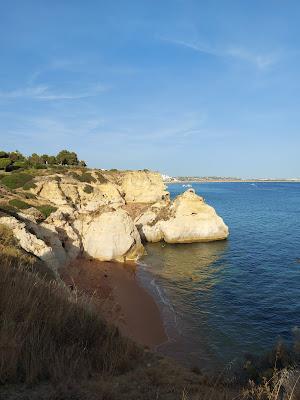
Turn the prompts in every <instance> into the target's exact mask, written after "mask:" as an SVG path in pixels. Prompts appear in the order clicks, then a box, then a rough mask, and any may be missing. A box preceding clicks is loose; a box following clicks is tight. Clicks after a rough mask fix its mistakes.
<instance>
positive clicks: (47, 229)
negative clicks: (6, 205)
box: [0, 169, 228, 270]
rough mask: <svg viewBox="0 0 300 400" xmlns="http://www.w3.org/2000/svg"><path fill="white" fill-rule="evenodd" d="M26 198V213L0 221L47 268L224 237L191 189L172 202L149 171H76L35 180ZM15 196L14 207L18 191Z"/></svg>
mask: <svg viewBox="0 0 300 400" xmlns="http://www.w3.org/2000/svg"><path fill="white" fill-rule="evenodd" d="M30 194H31V199H30V200H27V205H28V207H25V208H24V207H23V209H21V210H18V212H17V213H13V214H12V213H7V214H5V213H4V214H3V213H2V216H0V223H3V224H6V225H8V226H10V228H11V229H12V230H13V232H14V234H15V236H16V237H17V238H18V240H19V242H20V245H21V246H22V247H23V248H24V249H25V250H26V251H28V252H30V253H33V254H34V255H36V256H37V257H39V258H41V259H42V260H44V261H45V262H46V263H47V264H48V265H49V266H50V267H51V268H52V269H53V270H57V268H59V266H60V265H64V264H66V263H68V262H69V261H71V260H72V259H74V258H76V257H77V256H78V255H79V254H83V255H85V256H86V257H92V258H96V259H99V260H102V261H119V262H125V261H136V260H137V259H138V258H140V257H141V256H142V255H143V254H144V247H143V244H142V242H143V241H150V242H155V241H159V240H165V241H166V242H169V243H184V242H194V241H210V240H220V239H225V238H226V237H227V236H228V228H227V227H226V225H225V224H224V222H223V220H222V219H221V218H220V217H219V216H217V214H216V212H215V210H214V209H213V208H212V207H210V206H208V205H206V204H205V203H204V201H203V199H202V198H201V197H199V196H197V195H196V194H195V193H193V192H192V191H188V192H186V193H185V194H183V195H181V196H179V197H178V198H177V199H176V200H175V201H174V202H171V201H170V199H169V195H168V192H166V188H165V185H164V183H163V181H162V178H161V176H160V174H158V173H155V172H148V171H128V172H119V171H118V172H106V171H105V172H103V171H101V172H100V171H97V170H84V171H82V170H75V169H74V170H71V171H66V172H65V173H63V174H62V173H59V174H52V175H50V174H48V175H44V176H38V177H35V178H34V185H33V187H32V188H31V189H30ZM16 195H17V196H18V197H19V199H18V200H19V201H20V199H21V198H22V196H23V193H22V191H18V192H17V193H16ZM7 196H8V195H7ZM4 197H5V196H4ZM28 197H29V198H30V196H28V195H27V198H28ZM10 201H11V200H10ZM45 202H46V203H47V204H48V207H52V208H50V209H51V210H52V211H53V212H52V213H50V215H49V216H47V218H46V219H44V220H42V218H41V216H40V215H39V213H38V210H39V209H40V210H41V209H42V208H41V205H42V207H45V205H43V204H44V203H45ZM28 203H29V204H28ZM0 209H1V204H0ZM54 210H55V211H54Z"/></svg>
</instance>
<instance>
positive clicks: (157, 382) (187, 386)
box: [0, 225, 223, 399]
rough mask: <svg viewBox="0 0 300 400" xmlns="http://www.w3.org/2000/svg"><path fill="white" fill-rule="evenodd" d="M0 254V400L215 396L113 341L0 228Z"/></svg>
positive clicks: (89, 311)
mask: <svg viewBox="0 0 300 400" xmlns="http://www.w3.org/2000/svg"><path fill="white" fill-rule="evenodd" d="M0 253H1V262H0V349H1V351H0V384H2V385H3V386H2V387H1V386H0V398H1V393H2V394H3V396H5V397H4V398H5V399H8V398H18V399H22V398H24V399H25V398H26V399H27V398H30V399H34V398H38V399H58V398H62V399H63V398H64V399H65V398H72V399H73V398H78V399H85V398H86V399H131V398H132V399H135V398H141V399H153V398H157V399H177V398H178V399H179V398H181V396H182V393H184V392H185V391H188V392H189V393H191V394H194V395H196V394H199V395H200V393H201V398H202V395H203V394H205V393H207V394H208V393H210V392H211V391H214V392H215V394H216V396H217V397H214V398H223V393H222V391H221V392H220V391H219V389H217V390H216V391H215V390H214V389H213V388H212V387H211V386H209V385H208V386H207V385H206V378H204V377H201V376H199V375H197V374H195V373H192V372H190V371H188V370H185V369H183V368H181V367H179V366H176V365H174V363H173V362H169V361H168V360H166V359H164V358H160V357H158V356H156V355H153V354H152V353H150V352H149V351H146V350H145V349H141V348H139V347H138V346H137V345H135V344H134V343H133V342H132V341H130V340H128V339H126V338H123V337H121V336H120V334H119V332H118V330H117V328H115V327H113V326H108V325H107V324H106V323H105V322H104V321H103V320H102V318H101V316H99V314H98V312H96V310H95V309H94V307H93V304H92V302H91V300H89V299H84V298H82V297H81V296H79V295H78V293H76V291H73V292H71V291H70V290H69V289H68V288H66V287H64V286H63V285H62V284H60V283H58V282H55V281H53V280H51V279H49V278H47V277H46V278H45V277H44V276H42V274H39V275H38V274H37V273H35V272H34V271H33V267H34V265H35V262H36V259H34V258H33V257H32V256H30V255H28V254H26V253H24V252H23V251H22V250H21V249H19V248H18V245H17V243H16V241H15V239H14V237H13V235H12V233H11V231H10V230H9V229H7V228H5V227H4V226H3V225H2V226H1V225H0ZM24 384H25V385H26V386H25V387H24ZM28 385H30V386H28ZM24 388H25V389H24ZM22 393H23V394H22ZM220 393H222V395H220ZM217 394H218V395H217ZM219 395H220V396H221V397H219ZM15 396H16V397H15ZM18 396H19V397H18ZM23 396H24V397H23ZM35 396H36V397H35ZM68 396H69V397H68ZM197 398H198V397H197Z"/></svg>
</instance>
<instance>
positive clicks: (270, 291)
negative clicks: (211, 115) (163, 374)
mask: <svg viewBox="0 0 300 400" xmlns="http://www.w3.org/2000/svg"><path fill="white" fill-rule="evenodd" d="M193 188H194V189H195V190H196V193H197V194H199V195H201V196H203V197H204V198H205V200H206V202H207V203H208V204H210V205H212V206H213V207H214V208H215V209H216V211H217V212H218V214H219V215H220V216H222V218H223V219H224V221H225V223H226V224H227V225H228V226H229V229H230V237H229V239H228V240H226V241H219V242H213V243H193V244H177V245H168V244H164V243H156V244H148V245H147V252H148V255H147V256H146V257H145V258H144V259H143V260H142V262H143V267H142V269H141V272H140V278H141V280H142V281H144V282H146V281H147V282H150V285H149V284H148V288H149V289H150V290H151V291H152V292H153V293H154V294H155V295H156V297H157V299H158V301H159V303H160V307H161V310H162V314H163V316H164V320H165V323H166V329H167V333H168V335H169V337H170V340H169V342H168V343H166V344H164V345H162V346H161V347H160V351H162V352H163V353H165V354H169V355H172V356H175V357H176V358H178V359H180V360H182V361H184V362H187V363H189V364H192V365H199V366H202V367H207V366H213V367H215V366H216V365H220V366H221V365H224V364H226V363H231V362H233V361H235V360H237V359H240V358H241V357H242V356H243V354H245V353H249V352H250V353H252V354H260V353H264V352H266V351H268V350H269V349H270V348H271V347H272V346H273V345H274V344H275V343H276V342H277V341H278V340H284V341H287V342H291V341H292V340H293V335H294V334H295V333H297V332H298V333H299V328H300V184H299V183H255V184H251V183H201V184H193ZM168 190H169V191H170V193H171V197H173V198H174V197H175V196H176V195H178V194H180V193H182V192H183V191H185V190H186V188H184V187H182V185H181V184H170V185H169V187H168Z"/></svg>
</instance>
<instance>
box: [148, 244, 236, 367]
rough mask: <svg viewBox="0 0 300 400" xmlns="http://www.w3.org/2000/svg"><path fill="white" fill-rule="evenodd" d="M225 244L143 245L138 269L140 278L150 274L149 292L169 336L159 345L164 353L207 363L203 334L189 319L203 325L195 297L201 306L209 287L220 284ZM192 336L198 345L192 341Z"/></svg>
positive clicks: (205, 314)
mask: <svg viewBox="0 0 300 400" xmlns="http://www.w3.org/2000/svg"><path fill="white" fill-rule="evenodd" d="M227 246H228V243H227V241H218V242H213V243H192V244H166V243H154V244H153V243H152V244H147V246H146V250H147V256H146V257H144V259H143V262H144V263H145V264H146V265H147V267H146V268H144V269H143V270H142V271H143V272H141V279H143V274H144V279H145V280H147V278H148V281H149V273H150V274H151V275H150V276H151V283H152V285H151V286H152V293H153V294H154V295H155V296H156V298H157V299H158V302H159V303H160V306H161V309H162V312H163V317H164V320H165V323H166V329H167V334H168V336H169V338H170V340H169V342H168V343H166V344H163V345H162V346H160V349H159V350H160V351H161V352H163V353H164V354H167V355H172V356H175V357H177V358H178V359H180V360H181V361H183V362H186V363H188V364H192V365H201V366H202V367H203V366H204V365H205V366H206V365H207V361H208V358H207V353H208V352H209V351H210V350H209V349H207V348H206V343H207V339H206V338H205V336H206V333H205V332H195V331H194V329H195V325H194V323H193V320H197V326H198V324H201V325H203V326H205V325H206V326H207V317H208V314H209V313H208V310H207V309H206V308H205V307H203V308H202V309H199V307H198V305H197V303H198V302H199V300H200V301H201V303H202V304H203V305H204V304H205V303H207V302H208V301H209V298H210V296H211V295H212V293H213V291H212V289H213V287H214V286H215V285H217V284H220V283H221V281H222V270H223V269H224V266H225V264H224V262H222V260H221V256H222V254H223V253H224V252H225V250H226V248H227ZM147 274H148V277H147V276H145V275H147ZM182 316H184V318H182ZM203 334H204V337H203V338H202V335H203ZM195 336H196V337H197V340H196V342H199V344H195V341H194V337H195ZM192 337H193V340H191V341H190V340H189V338H192ZM201 361H203V362H201Z"/></svg>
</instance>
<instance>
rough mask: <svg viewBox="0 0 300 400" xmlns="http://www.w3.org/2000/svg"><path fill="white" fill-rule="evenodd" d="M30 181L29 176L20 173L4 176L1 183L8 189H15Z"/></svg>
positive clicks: (30, 177)
mask: <svg viewBox="0 0 300 400" xmlns="http://www.w3.org/2000/svg"><path fill="white" fill-rule="evenodd" d="M31 179H32V176H31V175H29V174H25V173H21V172H20V173H16V174H9V175H5V176H4V177H3V178H2V179H1V183H2V184H3V185H5V186H7V187H8V188H10V189H17V188H19V187H21V186H23V185H25V183H27V182H29V181H31Z"/></svg>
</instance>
